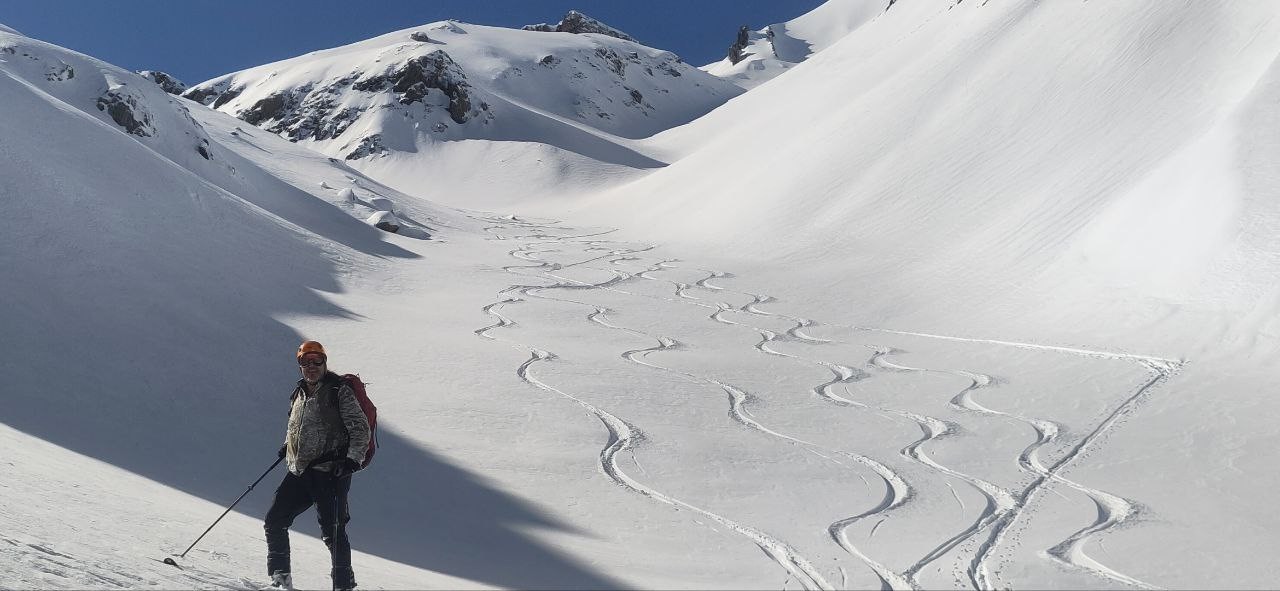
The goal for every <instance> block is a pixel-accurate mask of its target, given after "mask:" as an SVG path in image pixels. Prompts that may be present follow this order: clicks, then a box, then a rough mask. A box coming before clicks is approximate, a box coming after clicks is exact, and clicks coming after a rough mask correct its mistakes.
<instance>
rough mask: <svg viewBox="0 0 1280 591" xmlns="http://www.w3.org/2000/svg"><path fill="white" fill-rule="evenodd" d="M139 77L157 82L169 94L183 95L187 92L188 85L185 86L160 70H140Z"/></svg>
mask: <svg viewBox="0 0 1280 591" xmlns="http://www.w3.org/2000/svg"><path fill="white" fill-rule="evenodd" d="M138 75H139V76H142V77H143V78H146V79H147V80H150V81H152V82H155V83H156V84H158V85H159V86H160V88H161V89H163V90H164V91H165V92H167V93H169V94H177V95H181V94H182V93H184V92H186V91H187V85H186V84H183V83H182V81H181V80H178V79H177V78H174V77H173V76H170V75H169V74H166V73H164V72H161V71H159V70H140V71H138Z"/></svg>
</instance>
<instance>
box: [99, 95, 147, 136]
mask: <svg viewBox="0 0 1280 591" xmlns="http://www.w3.org/2000/svg"><path fill="white" fill-rule="evenodd" d="M97 105H98V110H99V111H106V113H107V115H109V116H110V117H111V120H112V121H115V122H116V125H119V126H120V127H122V128H124V130H125V131H126V132H127V133H131V134H133V135H136V136H139V137H151V136H153V135H155V131H156V130H155V127H153V126H152V124H151V114H150V113H148V112H147V110H146V109H143V108H141V107H139V105H138V99H137V98H136V97H134V96H133V94H131V93H130V92H129V91H128V88H127V87H123V86H122V87H119V88H113V89H111V90H108V91H107V92H105V93H103V95H102V96H100V97H98V100H97Z"/></svg>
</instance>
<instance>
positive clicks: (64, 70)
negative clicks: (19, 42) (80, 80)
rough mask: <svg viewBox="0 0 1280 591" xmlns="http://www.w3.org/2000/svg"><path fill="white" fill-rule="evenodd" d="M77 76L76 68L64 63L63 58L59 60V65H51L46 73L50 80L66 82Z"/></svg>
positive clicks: (45, 76) (46, 78) (46, 77)
mask: <svg viewBox="0 0 1280 591" xmlns="http://www.w3.org/2000/svg"><path fill="white" fill-rule="evenodd" d="M75 77H76V70H75V68H72V67H71V65H70V64H67V63H64V62H63V61H62V60H58V65H56V66H49V69H48V70H47V71H46V72H45V73H44V79H45V80H48V81H49V82H66V81H67V80H70V79H72V78H75Z"/></svg>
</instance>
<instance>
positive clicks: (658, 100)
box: [185, 13, 741, 204]
mask: <svg viewBox="0 0 1280 591" xmlns="http://www.w3.org/2000/svg"><path fill="white" fill-rule="evenodd" d="M586 18H587V17H583V16H581V15H580V14H578V13H571V14H570V15H569V16H568V17H566V19H565V21H562V24H563V23H564V22H570V23H571V24H577V25H579V26H575V27H570V28H569V29H567V30H574V31H587V32H582V33H570V32H555V31H554V30H552V32H544V31H538V30H515V29H504V28H499V27H488V26H481V25H472V24H467V23H460V22H454V21H443V22H437V23H432V24H428V25H424V26H421V27H414V28H411V29H404V30H401V31H396V32H393V33H388V34H386V35H382V36H379V37H376V38H373V39H369V40H367V41H362V42H359V43H354V44H352V45H347V46H344V47H338V48H334V49H329V50H324V51H316V52H313V53H310V54H308V55H305V56H300V57H297V58H293V59H289V60H285V61H282V62H277V63H273V64H267V65H264V66H260V67H257V68H252V69H249V70H245V71H242V72H236V73H232V74H228V75H225V76H221V77H219V78H215V79H213V80H209V81H207V82H203V83H200V84H197V85H195V86H193V87H192V88H190V89H189V90H188V91H187V92H186V94H185V96H186V97H187V98H190V99H192V100H195V101H197V102H200V103H203V104H206V105H209V106H211V107H213V108H214V109H217V110H220V111H222V112H225V113H230V114H232V115H234V116H236V117H239V118H240V119H243V120H244V121H246V122H248V123H250V124H252V125H256V126H258V127H260V128H262V129H266V130H268V131H271V132H272V133H277V134H279V135H281V136H282V137H285V138H288V139H290V140H291V141H295V142H301V143H303V144H304V145H306V146H308V147H310V148H312V149H315V150H317V151H320V152H322V153H325V154H327V155H330V156H333V157H336V158H341V159H343V160H346V161H348V162H350V163H351V165H352V166H355V167H357V168H359V169H361V170H364V171H367V172H369V173H371V174H374V175H375V176H377V177H378V178H380V179H383V180H384V181H385V182H388V183H389V184H391V185H393V186H397V187H399V188H401V189H402V190H405V191H410V192H416V193H418V194H422V195H426V196H431V197H435V198H438V199H442V200H444V201H446V202H456V203H466V204H474V201H469V200H468V199H466V198H464V197H461V196H460V194H463V193H474V192H477V191H484V192H508V193H510V192H520V193H521V194H522V195H530V194H533V195H536V194H538V193H546V192H557V193H558V192H563V191H571V192H573V191H581V190H584V189H586V188H590V187H592V186H598V184H599V182H600V177H601V176H602V175H607V174H608V173H609V172H610V171H613V172H614V173H619V172H621V173H627V172H631V171H634V170H638V169H650V168H653V167H656V166H661V165H662V162H660V161H657V160H654V159H653V158H650V157H648V156H645V155H642V154H640V153H638V152H636V151H635V150H633V149H632V148H631V147H629V145H628V142H627V141H625V139H626V138H642V137H646V136H649V135H652V134H654V133H657V132H660V131H663V130H665V129H669V128H671V127H674V126H676V125H680V124H683V123H687V122H689V121H691V120H693V119H695V118H697V117H698V116H701V115H703V114H705V113H707V112H708V111H710V110H712V109H714V108H715V107H717V106H719V105H721V104H723V103H724V102H725V101H726V100H728V99H730V98H732V97H733V96H736V95H737V94H739V93H740V92H741V90H740V89H738V88H737V87H735V86H733V85H732V84H729V83H727V82H725V81H723V80H720V79H718V78H716V77H714V76H710V75H708V74H706V73H705V72H702V71H700V70H698V69H697V68H694V67H692V66H689V65H688V64H685V63H683V62H682V61H681V60H680V58H679V57H678V56H676V55H675V54H673V53H671V52H668V51H662V50H658V49H653V48H649V47H645V46H643V45H639V44H637V43H635V42H634V41H631V40H629V39H628V38H626V35H625V34H622V33H618V34H617V35H610V34H603V33H594V32H590V31H595V30H597V29H599V30H605V29H604V28H602V27H605V25H602V24H599V23H598V22H596V21H590V22H592V23H596V24H595V26H593V27H586V26H585V25H583V23H584V22H586V21H584V20H583V19H586ZM609 30H612V29H609ZM619 36H621V37H622V38H619ZM462 140H465V141H462ZM475 160H480V161H482V162H484V163H485V164H486V166H485V168H486V169H487V170H489V171H490V173H491V174H488V175H486V177H485V178H484V179H459V178H456V177H457V175H452V174H449V171H450V170H456V169H457V168H458V167H459V166H460V165H461V163H462V162H464V161H475ZM544 160H546V161H545V162H544ZM566 177H567V178H566ZM424 179H428V183H427V186H425V187H424V183H423V180H424Z"/></svg>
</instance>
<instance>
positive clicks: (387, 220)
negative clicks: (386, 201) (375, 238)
mask: <svg viewBox="0 0 1280 591" xmlns="http://www.w3.org/2000/svg"><path fill="white" fill-rule="evenodd" d="M366 221H367V222H368V223H369V225H370V226H373V227H375V228H377V229H379V230H382V231H384V232H391V233H392V234H395V233H396V232H399V231H400V226H401V222H400V220H399V219H397V218H396V215H395V214H394V213H391V212H389V211H379V212H377V213H375V214H373V215H371V216H369V219H368V220H366Z"/></svg>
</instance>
